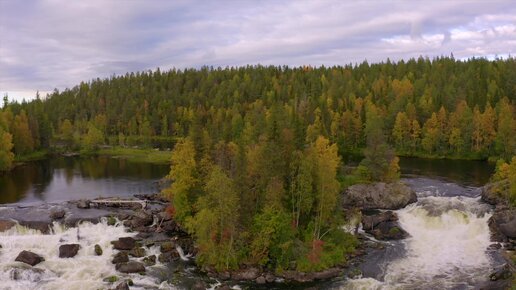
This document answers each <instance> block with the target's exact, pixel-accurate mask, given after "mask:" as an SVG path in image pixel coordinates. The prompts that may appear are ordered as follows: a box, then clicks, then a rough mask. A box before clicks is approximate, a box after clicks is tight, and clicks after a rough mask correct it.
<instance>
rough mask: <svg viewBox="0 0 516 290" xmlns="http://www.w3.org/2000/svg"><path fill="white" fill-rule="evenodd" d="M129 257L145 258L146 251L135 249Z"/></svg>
mask: <svg viewBox="0 0 516 290" xmlns="http://www.w3.org/2000/svg"><path fill="white" fill-rule="evenodd" d="M128 254H129V256H131V257H135V258H141V257H143V256H145V250H144V249H143V248H141V247H137V248H133V249H132V250H130V251H129V253H128Z"/></svg>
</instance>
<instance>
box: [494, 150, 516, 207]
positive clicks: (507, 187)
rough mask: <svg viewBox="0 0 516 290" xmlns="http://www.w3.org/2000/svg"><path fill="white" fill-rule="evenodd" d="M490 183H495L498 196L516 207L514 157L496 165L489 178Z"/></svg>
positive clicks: (500, 161) (515, 159) (515, 164)
mask: <svg viewBox="0 0 516 290" xmlns="http://www.w3.org/2000/svg"><path fill="white" fill-rule="evenodd" d="M491 181H492V182H497V183H498V184H497V188H496V189H497V191H498V192H499V194H500V196H503V197H504V198H506V199H507V200H508V202H509V204H510V205H511V206H513V207H516V156H514V157H512V160H511V162H509V163H507V162H505V161H504V160H503V159H500V160H498V162H497V163H496V170H495V173H494V174H493V176H492V177H491Z"/></svg>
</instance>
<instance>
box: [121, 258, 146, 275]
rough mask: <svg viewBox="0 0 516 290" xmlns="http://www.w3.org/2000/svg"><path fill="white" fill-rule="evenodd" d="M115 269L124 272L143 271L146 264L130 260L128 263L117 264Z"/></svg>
mask: <svg viewBox="0 0 516 290" xmlns="http://www.w3.org/2000/svg"><path fill="white" fill-rule="evenodd" d="M115 269H116V270H117V271H119V272H122V273H142V272H145V266H144V265H143V264H142V263H140V262H135V261H130V262H127V263H120V264H117V265H116V267H115Z"/></svg>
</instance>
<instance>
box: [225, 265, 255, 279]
mask: <svg viewBox="0 0 516 290" xmlns="http://www.w3.org/2000/svg"><path fill="white" fill-rule="evenodd" d="M260 272H261V271H260V270H259V269H258V268H255V267H250V268H247V269H241V270H239V271H237V272H234V273H232V274H231V278H232V279H233V280H246V281H251V280H254V279H256V278H258V276H259V275H260Z"/></svg>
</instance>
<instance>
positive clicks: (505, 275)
mask: <svg viewBox="0 0 516 290" xmlns="http://www.w3.org/2000/svg"><path fill="white" fill-rule="evenodd" d="M511 277H512V273H511V269H510V268H509V265H507V264H505V265H504V266H503V267H501V268H500V269H498V270H496V271H494V272H493V273H491V275H489V280H491V281H498V280H507V279H509V278H511Z"/></svg>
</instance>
